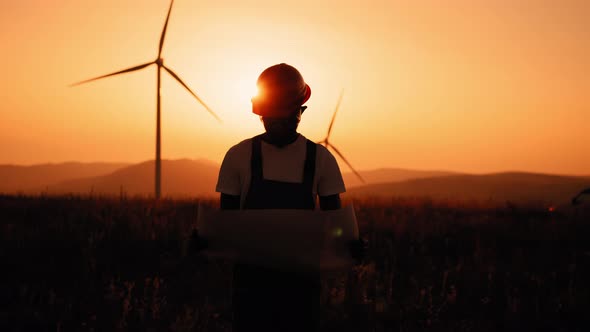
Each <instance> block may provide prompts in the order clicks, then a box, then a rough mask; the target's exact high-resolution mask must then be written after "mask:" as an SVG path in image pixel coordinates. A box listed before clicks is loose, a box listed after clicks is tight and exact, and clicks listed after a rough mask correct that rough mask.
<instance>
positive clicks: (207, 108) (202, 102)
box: [162, 66, 221, 122]
mask: <svg viewBox="0 0 590 332" xmlns="http://www.w3.org/2000/svg"><path fill="white" fill-rule="evenodd" d="M162 67H164V69H166V71H167V72H168V73H169V74H170V75H172V77H174V78H175V79H176V80H177V81H178V83H180V84H181V85H182V86H183V87H184V88H185V89H187V90H188V92H190V94H191V95H193V97H195V98H196V99H197V101H198V102H199V103H201V105H203V107H205V109H206V110H207V112H209V113H210V114H211V115H213V116H214V117H215V118H216V119H217V121H219V122H221V119H220V118H219V117H218V116H217V114H215V112H213V111H212V110H211V108H209V106H207V104H205V102H204V101H203V100H201V98H199V96H197V94H196V93H194V92H193V90H191V89H190V88H189V87H188V85H186V84H185V83H184V82H183V81H182V80H181V79H180V77H178V75H176V73H174V72H173V71H172V69H170V68H168V67H166V66H162Z"/></svg>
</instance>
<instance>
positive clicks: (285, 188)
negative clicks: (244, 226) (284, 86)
mask: <svg viewBox="0 0 590 332" xmlns="http://www.w3.org/2000/svg"><path fill="white" fill-rule="evenodd" d="M315 160H316V144H315V143H313V142H311V141H310V140H307V146H306V157H305V166H304V172H303V182H302V183H288V182H281V181H274V180H265V179H264V178H263V176H262V153H261V137H260V136H256V137H254V138H253V139H252V157H251V166H252V167H251V169H252V171H251V172H252V174H251V183H250V189H249V191H248V194H247V196H246V199H245V203H244V209H305V210H313V209H314V207H315V197H314V195H313V179H314V176H315ZM277 222H280V220H277ZM232 301H233V308H234V322H233V331H234V332H245V331H273V332H279V331H281V332H283V331H318V329H319V309H320V308H319V307H320V278H319V275H317V276H309V275H306V276H303V275H298V274H296V273H293V272H286V271H282V270H278V269H271V268H266V267H260V266H254V265H247V264H237V265H236V266H235V269H234V286H233V299H232Z"/></svg>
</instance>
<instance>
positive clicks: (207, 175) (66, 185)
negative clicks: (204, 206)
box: [49, 159, 219, 197]
mask: <svg viewBox="0 0 590 332" xmlns="http://www.w3.org/2000/svg"><path fill="white" fill-rule="evenodd" d="M154 168H155V166H154V161H153V160H152V161H146V162H143V163H140V164H135V165H131V166H128V167H124V168H122V169H119V170H117V171H115V172H113V173H111V174H108V175H103V176H96V177H89V178H82V179H76V180H69V181H64V182H61V183H59V184H56V185H52V186H49V193H51V194H62V193H84V194H88V193H90V192H93V193H95V194H108V195H119V194H120V192H121V190H123V191H124V192H125V193H126V194H127V195H130V196H134V195H153V193H154V186H155V185H154ZM218 173H219V165H217V164H215V163H213V162H210V161H207V160H190V159H179V160H162V195H163V196H170V197H186V196H197V195H198V196H209V195H214V194H215V184H216V181H217V176H218Z"/></svg>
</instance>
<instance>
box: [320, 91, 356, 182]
mask: <svg viewBox="0 0 590 332" xmlns="http://www.w3.org/2000/svg"><path fill="white" fill-rule="evenodd" d="M343 96H344V90H343V91H341V92H340V96H339V97H338V102H337V103H336V109H335V110H334V115H332V121H330V126H329V127H328V133H327V134H326V138H324V139H323V140H321V141H319V142H317V143H318V144H323V145H324V146H325V147H326V148H327V149H332V150H333V151H334V152H335V153H336V154H337V155H338V157H340V159H342V161H344V163H346V165H347V166H348V168H350V170H351V171H352V172H353V173H354V175H356V177H358V178H359V180H361V182H362V183H366V181H365V179H363V177H362V176H361V175H360V174H359V172H357V171H356V170H355V169H354V167H352V165H351V164H350V162H348V160H346V158H345V157H344V155H342V153H341V152H340V150H338V148H336V147H335V146H334V145H333V144H332V143H330V141H329V139H330V133H332V126H333V125H334V120H335V119H336V114H337V113H338V109H339V108H340V103H341V102H342V97H343Z"/></svg>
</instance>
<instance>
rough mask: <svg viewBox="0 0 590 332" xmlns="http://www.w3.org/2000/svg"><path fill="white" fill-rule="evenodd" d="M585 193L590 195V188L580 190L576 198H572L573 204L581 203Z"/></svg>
mask: <svg viewBox="0 0 590 332" xmlns="http://www.w3.org/2000/svg"><path fill="white" fill-rule="evenodd" d="M584 195H590V188H587V189H584V190H582V191H580V193H579V194H577V195H576V196H575V197H574V198H572V205H578V204H580V197H582V196H584Z"/></svg>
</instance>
